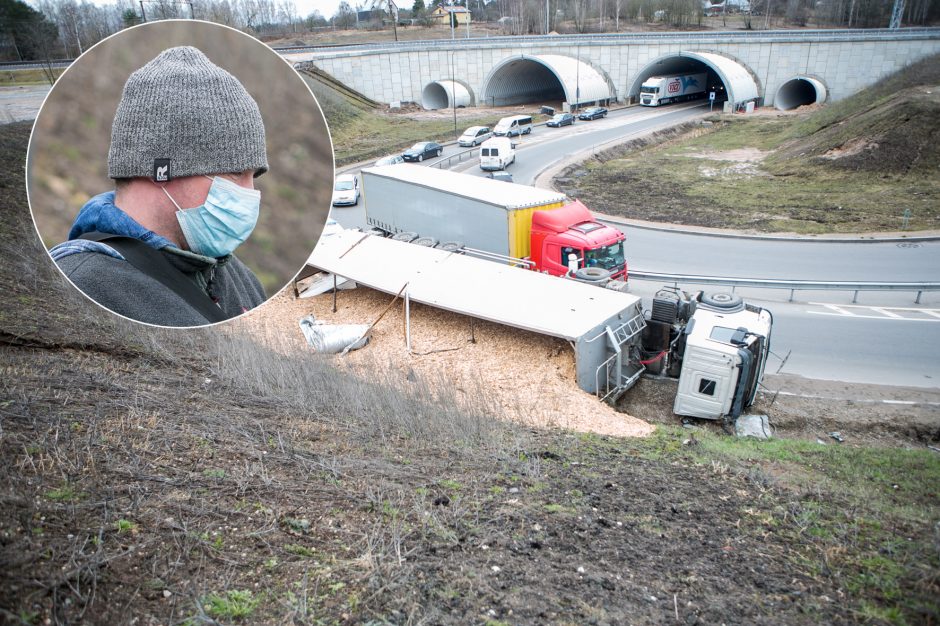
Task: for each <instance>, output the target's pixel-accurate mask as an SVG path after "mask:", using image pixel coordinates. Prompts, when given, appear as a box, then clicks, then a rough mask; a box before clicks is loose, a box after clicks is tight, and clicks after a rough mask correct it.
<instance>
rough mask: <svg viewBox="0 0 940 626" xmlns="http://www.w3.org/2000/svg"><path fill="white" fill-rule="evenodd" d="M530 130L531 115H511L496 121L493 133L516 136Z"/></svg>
mask: <svg viewBox="0 0 940 626" xmlns="http://www.w3.org/2000/svg"><path fill="white" fill-rule="evenodd" d="M531 132H532V116H531V115H512V116H510V117H504V118H503V119H501V120H499V122H497V123H496V126H495V127H494V128H493V134H494V135H496V136H497V137H503V136H506V137H518V136H519V135H528V134H529V133H531Z"/></svg>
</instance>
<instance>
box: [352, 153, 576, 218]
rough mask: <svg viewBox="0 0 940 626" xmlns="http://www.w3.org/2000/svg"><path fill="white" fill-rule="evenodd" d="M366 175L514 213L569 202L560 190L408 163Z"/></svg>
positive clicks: (377, 168) (385, 167)
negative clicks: (483, 203)
mask: <svg viewBox="0 0 940 626" xmlns="http://www.w3.org/2000/svg"><path fill="white" fill-rule="evenodd" d="M362 172H363V174H369V175H370V176H381V177H383V178H391V179H394V180H401V181H405V182H408V183H410V184H412V185H417V186H419V187H428V188H431V189H434V190H435V191H436V192H438V193H440V192H442V191H443V190H446V192H445V193H451V194H454V195H458V196H463V197H466V198H473V199H474V200H477V201H479V202H485V203H487V204H492V205H494V206H500V207H505V208H507V209H510V210H513V209H527V208H529V207H534V206H542V205H543V204H553V203H556V202H565V201H566V199H567V198H566V197H565V195H564V194H562V193H558V192H557V191H549V190H547V189H539V188H537V187H529V186H528V185H518V184H516V183H505V182H502V181H499V180H492V179H489V178H483V177H482V176H471V175H469V174H458V173H457V172H451V171H448V170H439V169H437V168H436V167H425V166H422V165H409V164H407V163H399V164H397V165H383V166H380V167H369V168H366V169H364V170H362Z"/></svg>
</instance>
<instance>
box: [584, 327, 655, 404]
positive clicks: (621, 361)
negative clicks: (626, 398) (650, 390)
mask: <svg viewBox="0 0 940 626" xmlns="http://www.w3.org/2000/svg"><path fill="white" fill-rule="evenodd" d="M644 328H646V320H645V319H643V314H642V313H639V312H638V313H637V314H636V315H635V316H633V317H631V318H630V319H628V320H627V321H626V322H624V323H623V324H621V325H620V326H617V327H616V328H611V327H610V326H607V327H606V328H605V333H604V334H605V335H606V336H607V343H608V347H609V349H610V350H611V351H612V354H611V355H610V357H608V359H607V360H606V361H604V362H603V363H601V364H600V365H599V366H598V368H597V371H596V372H595V374H594V377H595V379H594V382H595V388H596V389H597V397H599V398H600V399H601V400H604V401H606V402H610V403H611V404H613V403H614V402H616V401H617V400H618V399H619V398H620V396H622V395H623V394H624V392H625V391H627V390H628V389H630V387H632V386H633V385H634V384H636V381H637V380H639V379H640V376H642V375H643V372H644V371H646V367H645V366H644V365H643V364H641V363H640V362H639V359H631V358H630V357H631V354H630V352H631V350H630V348H631V347H633V345H634V340H635V339H636V338H637V337H638V336H639V334H640V333H641V332H643V329H644Z"/></svg>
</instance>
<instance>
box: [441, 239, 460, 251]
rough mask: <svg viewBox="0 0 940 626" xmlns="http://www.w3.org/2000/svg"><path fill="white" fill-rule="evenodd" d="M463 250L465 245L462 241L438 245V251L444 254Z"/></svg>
mask: <svg viewBox="0 0 940 626" xmlns="http://www.w3.org/2000/svg"><path fill="white" fill-rule="evenodd" d="M461 248H463V243H462V242H460V241H445V242H443V243H439V244H437V249H438V250H443V251H444V252H457V251H458V250H460V249H461Z"/></svg>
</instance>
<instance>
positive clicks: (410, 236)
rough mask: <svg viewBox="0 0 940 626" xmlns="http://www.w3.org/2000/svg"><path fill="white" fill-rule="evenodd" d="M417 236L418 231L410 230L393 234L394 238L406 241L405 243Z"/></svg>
mask: <svg viewBox="0 0 940 626" xmlns="http://www.w3.org/2000/svg"><path fill="white" fill-rule="evenodd" d="M417 238H418V233H413V232H410V231H403V232H400V233H397V234H395V235H392V239H393V240H394V241H404V242H405V243H411V242H412V241H414V240H415V239H417Z"/></svg>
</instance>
